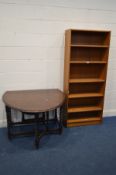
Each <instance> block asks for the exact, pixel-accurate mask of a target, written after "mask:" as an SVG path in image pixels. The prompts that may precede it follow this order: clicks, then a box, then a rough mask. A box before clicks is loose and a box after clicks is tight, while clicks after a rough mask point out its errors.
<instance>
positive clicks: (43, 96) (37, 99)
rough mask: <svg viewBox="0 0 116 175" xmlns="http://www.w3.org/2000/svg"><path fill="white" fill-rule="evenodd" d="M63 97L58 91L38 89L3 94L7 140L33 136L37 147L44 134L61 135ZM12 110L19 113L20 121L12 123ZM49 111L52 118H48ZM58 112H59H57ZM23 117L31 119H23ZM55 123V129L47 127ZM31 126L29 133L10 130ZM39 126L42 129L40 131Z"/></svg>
mask: <svg viewBox="0 0 116 175" xmlns="http://www.w3.org/2000/svg"><path fill="white" fill-rule="evenodd" d="M64 101H65V95H64V93H63V92H62V91H61V90H59V89H39V90H17V91H7V92H5V93H4V94H3V102H4V104H5V109H6V117H7V129H8V138H9V139H10V140H11V139H12V138H13V137H15V136H18V135H19V136H21V135H24V136H30V135H34V138H35V139H34V144H35V146H36V148H38V147H39V142H40V139H41V137H43V136H44V135H46V134H56V133H59V134H61V133H62V129H63V125H62V123H63V111H64V110H63V109H64ZM12 109H15V110H17V111H20V112H21V114H22V120H21V121H20V122H14V121H12V112H11V111H12ZM50 111H53V116H52V117H50ZM58 111H59V112H58ZM25 115H28V116H33V118H31V117H30V118H29V117H28V119H25ZM51 123H52V125H53V124H54V123H56V125H55V127H53V128H52V127H49V126H50V125H51ZM30 124H31V125H33V126H34V130H33V131H31V132H18V133H17V132H16V133H15V132H12V128H14V127H17V126H23V125H27V126H28V125H30ZM41 126H43V128H44V129H43V128H42V129H41Z"/></svg>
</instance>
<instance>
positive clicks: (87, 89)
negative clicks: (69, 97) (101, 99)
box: [69, 83, 104, 94]
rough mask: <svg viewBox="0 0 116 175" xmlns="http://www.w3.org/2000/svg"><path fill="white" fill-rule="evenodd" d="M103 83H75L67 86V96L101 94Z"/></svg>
mask: <svg viewBox="0 0 116 175" xmlns="http://www.w3.org/2000/svg"><path fill="white" fill-rule="evenodd" d="M103 90H104V83H83V84H82V83H75V84H73V83H72V84H70V85H69V94H74V93H75V94H76V93H77V94H78V93H102V92H103Z"/></svg>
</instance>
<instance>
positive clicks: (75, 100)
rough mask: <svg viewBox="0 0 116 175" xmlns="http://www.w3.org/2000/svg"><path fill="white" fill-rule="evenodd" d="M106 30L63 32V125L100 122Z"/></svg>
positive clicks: (105, 57)
mask: <svg viewBox="0 0 116 175" xmlns="http://www.w3.org/2000/svg"><path fill="white" fill-rule="evenodd" d="M109 47H110V31H97V30H77V29H69V30H66V31H65V63H64V92H65V94H66V96H67V100H66V114H67V117H66V118H67V120H66V121H65V124H66V126H70V127H71V126H79V125H86V124H87V125H88V124H97V123H100V122H101V121H102V114H103V106H104V94H105V84H106V74H107V66H108V54H109Z"/></svg>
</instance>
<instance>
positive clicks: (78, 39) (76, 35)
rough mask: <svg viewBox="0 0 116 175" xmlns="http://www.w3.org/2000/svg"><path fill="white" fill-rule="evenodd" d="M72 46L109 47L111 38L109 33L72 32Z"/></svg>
mask: <svg viewBox="0 0 116 175" xmlns="http://www.w3.org/2000/svg"><path fill="white" fill-rule="evenodd" d="M71 44H74V45H75V44H76V45H109V36H108V33H107V32H106V33H105V32H96V31H95V32H89V31H84V32H83V31H78V32H77V31H72V37H71Z"/></svg>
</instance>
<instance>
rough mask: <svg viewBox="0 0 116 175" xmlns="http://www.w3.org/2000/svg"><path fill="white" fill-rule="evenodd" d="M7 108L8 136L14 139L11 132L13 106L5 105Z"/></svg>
mask: <svg viewBox="0 0 116 175" xmlns="http://www.w3.org/2000/svg"><path fill="white" fill-rule="evenodd" d="M5 108H6V117H7V131H8V138H9V140H11V139H12V134H11V124H12V121H11V108H10V107H8V106H5Z"/></svg>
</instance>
